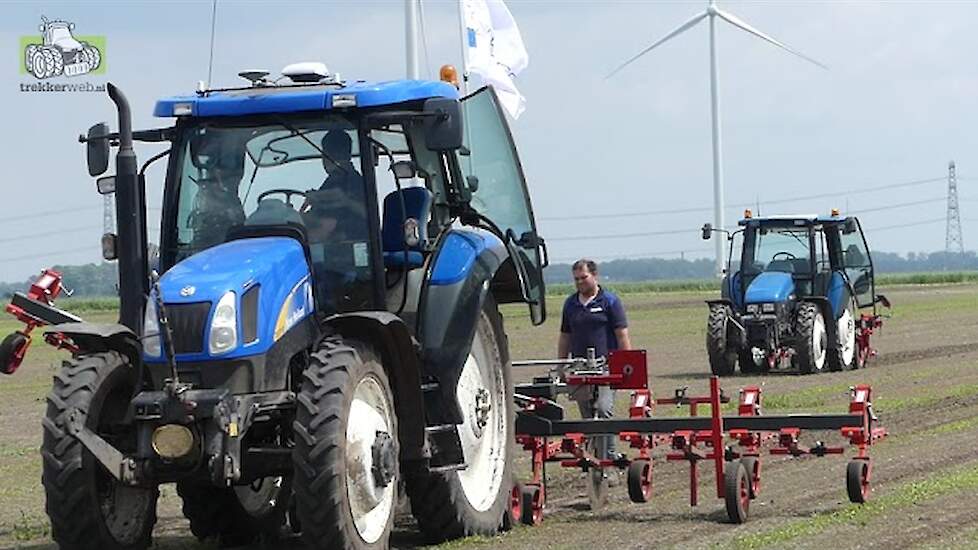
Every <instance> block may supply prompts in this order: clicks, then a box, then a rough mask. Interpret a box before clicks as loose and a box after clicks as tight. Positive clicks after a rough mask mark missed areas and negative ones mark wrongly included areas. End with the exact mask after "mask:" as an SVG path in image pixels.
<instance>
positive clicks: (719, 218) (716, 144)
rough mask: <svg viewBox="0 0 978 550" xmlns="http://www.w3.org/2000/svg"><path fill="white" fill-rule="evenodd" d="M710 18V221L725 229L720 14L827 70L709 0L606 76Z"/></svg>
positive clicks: (719, 256)
mask: <svg viewBox="0 0 978 550" xmlns="http://www.w3.org/2000/svg"><path fill="white" fill-rule="evenodd" d="M707 17H709V18H710V103H711V107H712V111H713V223H714V227H716V228H717V229H723V228H724V219H723V218H724V213H723V208H724V201H723V170H722V161H721V155H720V77H719V70H718V68H717V65H718V60H717V38H716V20H717V18H718V17H719V18H720V19H723V20H724V21H726V22H727V23H730V24H731V25H733V26H735V27H737V28H738V29H740V30H742V31H745V32H747V33H749V34H753V35H754V36H756V37H758V38H760V39H762V40H765V41H767V42H770V43H771V44H774V45H775V46H777V47H779V48H781V49H782V50H785V51H787V52H789V53H792V54H794V55H796V56H798V57H800V58H802V59H804V60H806V61H809V62H811V63H814V64H815V65H818V66H819V67H821V68H823V69H828V67H826V66H825V65H823V64H821V63H819V62H818V61H815V60H814V59H812V58H811V57H808V56H807V55H804V54H802V53H799V52H796V51H795V50H792V49H791V48H789V47H788V46H786V45H784V44H782V43H781V42H778V41H777V40H775V39H774V38H771V37H770V36H768V35H766V34H764V33H762V32H761V31H759V30H757V29H755V28H754V27H752V26H750V25H748V24H747V23H746V22H745V21H744V20H742V19H740V18H739V17H737V16H735V15H733V14H732V13H729V12H726V11H723V10H721V9H720V8H718V7H717V5H716V0H710V5H709V6H707V8H706V11H704V12H703V13H700V14H698V15H695V16H693V17H692V18H691V19H690V20H689V21H686V22H685V23H683V24H682V25H680V26H679V27H677V28H676V29H675V30H673V31H672V32H670V33H669V34H667V35H665V36H663V37H662V38H660V39H659V40H657V41H655V42H653V43H652V45H651V46H649V47H647V48H645V49H644V50H642V51H640V52H639V53H638V54H637V55H635V56H634V57H632V58H631V59H629V60H628V61H626V62H624V63H622V64H621V65H620V66H619V67H618V68H617V69H615V70H614V71H612V72H611V73H610V74H609V75H608V76H607V77H606V78H611V77H612V76H614V75H615V74H617V73H618V72H619V71H621V70H622V69H624V68H625V67H627V66H628V65H630V64H631V63H632V62H634V61H636V60H637V59H638V58H640V57H642V56H643V55H645V54H647V53H649V52H650V51H652V50H653V49H654V48H656V47H658V46H660V45H662V44H663V43H665V42H667V41H668V40H669V39H671V38H673V37H675V36H678V35H680V34H682V33H684V32H686V31H687V30H689V29H691V28H693V27H695V26H696V24H697V23H699V22H700V21H702V20H704V19H706V18H707ZM714 241H715V242H716V269H717V273H722V272H723V248H724V247H723V239H714Z"/></svg>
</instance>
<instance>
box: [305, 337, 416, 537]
mask: <svg viewBox="0 0 978 550" xmlns="http://www.w3.org/2000/svg"><path fill="white" fill-rule="evenodd" d="M378 357H379V356H378V355H377V353H376V352H375V351H374V350H373V348H371V347H369V346H367V345H365V344H363V343H361V342H358V341H356V340H344V339H343V338H340V337H336V336H334V337H329V338H326V339H325V340H323V341H322V342H321V343H320V345H319V349H318V350H317V351H316V352H315V353H313V354H312V356H311V357H310V361H309V366H308V367H306V369H305V371H304V372H303V380H302V387H301V389H300V391H299V396H298V399H297V402H298V408H297V411H296V419H295V423H294V424H293V426H294V430H295V449H294V450H293V453H292V456H293V460H294V462H295V477H294V483H293V487H294V489H293V493H294V494H295V498H296V513H297V516H298V518H299V522H300V524H301V525H302V537H303V539H304V540H305V542H306V544H307V545H308V546H309V547H311V548H323V549H336V550H339V549H357V550H363V549H378V550H379V549H382V548H387V547H388V541H389V538H390V532H391V527H392V526H393V524H394V512H395V508H396V505H397V487H398V484H399V477H400V476H399V473H398V440H397V415H396V414H395V411H394V396H393V393H392V392H391V389H390V382H389V381H388V378H387V373H386V372H384V368H383V366H382V365H381V363H380V360H379V358H378Z"/></svg>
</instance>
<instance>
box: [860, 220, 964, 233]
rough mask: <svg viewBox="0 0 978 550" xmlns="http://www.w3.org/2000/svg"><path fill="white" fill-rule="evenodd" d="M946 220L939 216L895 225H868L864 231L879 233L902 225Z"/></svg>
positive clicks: (925, 223) (912, 225) (902, 226)
mask: <svg viewBox="0 0 978 550" xmlns="http://www.w3.org/2000/svg"><path fill="white" fill-rule="evenodd" d="M946 220H947V218H945V217H941V218H933V219H930V220H922V221H919V222H911V223H900V224H895V225H884V226H883V227H868V228H866V232H867V233H879V232H880V231H889V230H891V229H901V228H904V227H917V226H919V225H929V224H932V223H937V222H943V221H946Z"/></svg>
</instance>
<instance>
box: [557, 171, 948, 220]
mask: <svg viewBox="0 0 978 550" xmlns="http://www.w3.org/2000/svg"><path fill="white" fill-rule="evenodd" d="M959 179H960V178H959ZM939 181H945V178H944V177H940V178H927V179H919V180H911V181H904V182H899V183H891V184H887V185H877V186H874V187H865V188H862V189H855V190H852V191H844V192H841V191H834V192H827V193H818V194H815V195H804V196H799V197H790V198H783V199H773V200H765V201H761V202H760V203H761V205H762V206H763V205H767V204H784V203H789V202H798V201H804V200H812V199H822V198H832V197H839V196H845V195H859V194H863V193H870V192H873V191H881V190H885V189H896V188H900V187H912V186H916V185H924V184H927V183H935V182H939ZM942 200H943V199H942ZM754 204H755V203H754V202H743V203H737V204H730V205H728V206H727V208H728V209H730V208H749V207H751V206H754ZM712 210H713V207H698V208H669V209H662V210H647V211H643V212H617V213H615V212H609V213H602V214H585V215H583V216H545V217H541V218H539V220H540V221H566V220H591V219H603V218H628V217H638V216H656V215H666V214H689V213H692V212H710V211H712Z"/></svg>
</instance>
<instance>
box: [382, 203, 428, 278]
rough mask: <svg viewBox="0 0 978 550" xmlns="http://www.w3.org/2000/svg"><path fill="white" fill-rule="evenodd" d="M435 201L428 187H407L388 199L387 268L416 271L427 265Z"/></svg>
mask: <svg viewBox="0 0 978 550" xmlns="http://www.w3.org/2000/svg"><path fill="white" fill-rule="evenodd" d="M402 200H403V201H404V207H403V210H402V207H401V201H402ZM431 202H432V200H431V192H430V191H428V189H427V188H425V187H405V188H403V189H401V190H399V191H393V192H392V193H390V194H388V195H387V196H386V197H384V225H383V229H382V230H381V243H382V245H383V250H384V266H385V267H388V268H400V269H414V268H416V267H421V266H422V265H424V254H423V252H424V250H425V248H426V247H427V244H428V218H429V216H430V215H431ZM405 250H406V251H407V253H406V254H405Z"/></svg>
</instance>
